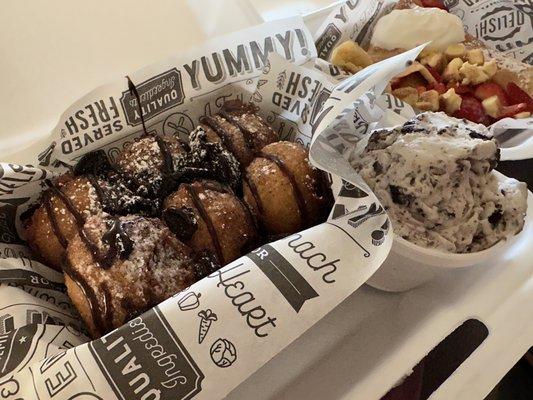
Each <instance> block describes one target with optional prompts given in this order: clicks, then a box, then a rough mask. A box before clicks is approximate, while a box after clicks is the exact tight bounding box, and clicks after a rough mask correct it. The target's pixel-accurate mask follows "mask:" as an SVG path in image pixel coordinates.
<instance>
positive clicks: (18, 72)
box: [0, 0, 533, 400]
mask: <svg viewBox="0 0 533 400" xmlns="http://www.w3.org/2000/svg"><path fill="white" fill-rule="evenodd" d="M212 1H213V4H220V2H221V1H222V0H212ZM215 1H216V2H218V3H215ZM228 1H229V0H228ZM72 3H75V6H69V4H72ZM200 3H201V5H200ZM231 3H232V6H233V7H232V20H231V21H232V23H230V24H228V19H227V18H225V17H224V15H222V16H223V17H224V18H222V23H217V20H216V19H213V16H212V14H209V15H207V14H206V12H207V11H205V10H209V9H210V8H209V7H207V6H206V1H205V0H203V1H201V2H199V1H195V0H191V1H190V2H186V1H184V0H182V1H180V0H164V1H160V2H158V3H157V7H155V6H154V5H153V4H151V3H148V2H143V1H134V2H132V1H130V0H115V1H114V2H111V3H110V2H105V3H104V1H103V0H98V1H95V2H92V3H90V5H89V3H85V2H81V1H80V0H76V1H74V2H72V1H67V0H55V2H54V3H49V2H46V3H45V2H40V1H36V2H33V3H32V13H31V14H28V13H27V7H25V6H24V5H22V4H18V3H16V2H8V3H6V4H5V5H4V7H3V13H2V14H1V15H0V49H1V50H2V54H7V55H8V56H9V59H8V60H6V59H5V58H3V60H2V63H0V80H1V84H2V87H4V88H8V89H9V90H7V92H4V93H9V94H10V96H2V98H1V99H0V110H1V111H0V113H1V114H0V117H1V118H2V120H3V123H2V125H0V158H1V159H2V161H6V160H9V161H17V162H21V163H22V162H24V163H25V162H29V161H31V160H30V159H28V155H29V154H34V152H32V151H28V149H27V146H31V147H33V148H36V146H38V145H39V144H38V141H39V139H42V138H43V136H44V135H45V134H46V133H47V132H48V131H49V130H50V129H51V128H52V126H53V125H54V124H55V122H56V119H57V118H58V116H59V115H60V113H61V112H62V111H63V110H64V109H65V107H66V106H67V105H68V104H70V103H71V102H72V101H74V100H75V99H76V98H78V97H80V96H81V95H83V94H84V93H85V92H87V91H88V90H89V89H91V88H93V87H94V86H96V85H99V84H101V83H104V82H105V81H106V80H108V79H109V78H112V77H114V76H118V75H124V74H125V73H127V72H129V71H132V70H135V69H136V68H138V67H139V66H141V65H144V64H148V63H149V62H151V61H154V60H156V59H159V58H163V57H164V56H167V55H169V54H172V53H175V52H178V51H180V49H182V48H184V47H188V46H189V45H193V44H194V43H198V42H200V41H201V40H203V39H204V38H205V37H208V36H210V35H213V34H216V33H222V32H223V31H228V30H232V29H237V28H239V27H244V26H246V25H247V24H249V25H252V24H255V23H257V22H258V19H257V14H255V13H254V11H253V7H250V4H247V3H246V1H245V0H231ZM290 3H297V6H294V5H292V6H291V5H290ZM326 3H327V0H317V1H312V2H306V1H299V2H285V3H281V2H273V1H268V2H267V1H265V0H255V1H252V4H258V5H259V7H258V10H259V14H261V15H263V16H268V17H269V18H272V17H273V16H275V15H276V14H275V13H274V12H273V11H272V10H273V9H274V8H276V7H278V10H279V9H282V10H295V9H296V8H298V9H300V10H309V9H310V7H316V8H320V7H322V6H324V5H326ZM82 5H83V7H84V8H83V9H82V11H83V12H81V11H80V10H81V9H80V7H82ZM269 7H270V8H269ZM291 7H292V8H291ZM202 9H203V10H204V11H205V12H204V14H203V16H202V17H203V18H202V21H201V22H202V24H198V23H197V22H196V21H195V20H194V18H193V16H194V15H195V14H196V15H201V13H200V12H199V11H201V10H202ZM211 9H212V8H211ZM269 10H270V11H269ZM213 12H214V11H213ZM280 12H281V11H280ZM283 12H288V11H283ZM327 12H328V11H327V9H326V10H325V11H324V10H323V9H322V10H321V11H320V12H318V13H313V14H311V15H308V16H306V21H308V23H309V25H310V29H316V28H317V27H318V24H319V23H320V18H321V17H322V15H324V14H325V13H327ZM118 14H120V15H118ZM218 15H221V14H220V13H218ZM95 18H97V19H96V20H95ZM9 21H14V22H9ZM95 21H98V23H96V22H95ZM110 21H114V22H115V25H113V26H109V22H110ZM117 21H119V22H120V21H122V22H120V23H119V22H117ZM131 21H135V22H134V23H133V22H131ZM22 22H24V23H22ZM132 25H134V26H132ZM141 25H142V26H141ZM142 32H144V33H146V32H149V34H146V35H145V36H144V37H143V38H142V40H139V38H138V36H139V35H140V34H141V33H142ZM65 35H68V38H65ZM110 37H112V38H114V39H115V41H116V43H117V45H116V46H115V47H113V48H111V47H110V46H102V45H101V43H102V40H104V39H106V40H107V39H108V38H110ZM76 43H77V44H79V45H80V46H83V48H84V51H81V50H80V49H79V47H76V46H73V45H74V44H76ZM65 54H68V55H69V56H70V55H74V56H73V57H69V60H66V59H65ZM79 76H83V77H84V79H81V80H80V79H78V77H79ZM14 77H16V82H15V79H14ZM16 83H18V85H16ZM15 89H16V90H15ZM6 158H7V159H6ZM529 209H530V210H533V200H532V196H531V194H530V198H529ZM521 237H522V238H521V240H520V241H518V242H517V243H516V244H515V245H514V246H513V247H512V249H511V251H509V253H507V254H505V255H504V256H503V257H502V258H501V259H500V260H494V261H493V262H492V263H491V264H488V265H480V266H477V267H474V268H471V269H463V270H453V271H450V273H448V274H446V275H444V276H442V277H441V278H439V279H438V280H436V281H434V282H432V283H430V284H428V285H425V286H423V287H420V288H418V289H415V290H413V291H410V292H406V293H401V294H391V293H385V292H380V291H377V290H374V289H372V288H370V287H368V286H363V287H361V288H360V289H359V290H358V291H357V292H356V293H355V294H354V295H352V296H351V297H349V298H348V299H347V300H346V301H345V302H344V303H342V304H341V305H340V306H339V307H338V308H336V309H335V310H334V311H333V312H332V313H330V314H329V315H328V316H327V317H325V318H324V319H323V320H321V321H320V322H319V323H318V324H317V325H315V326H314V327H313V328H311V329H310V330H309V331H308V332H307V333H306V334H304V335H303V336H302V337H301V338H300V339H298V340H297V341H296V342H295V343H293V344H292V345H291V346H289V348H288V349H286V350H285V351H284V352H282V353H281V354H279V355H278V356H276V357H275V358H274V359H273V360H271V361H270V362H269V363H268V364H267V365H265V366H264V367H263V368H262V369H261V370H259V371H258V372H257V373H255V374H254V375H253V376H252V377H251V378H249V379H248V380H247V381H245V382H244V383H243V384H242V385H240V386H239V387H238V388H237V389H236V390H234V391H233V392H232V393H231V394H230V395H229V397H228V398H229V399H232V400H237V399H243V400H244V399H247V400H248V399H362V400H373V399H379V398H380V397H381V396H382V395H383V394H384V393H386V392H387V391H388V390H389V388H391V387H392V386H394V385H395V383H397V382H398V381H400V380H401V379H402V377H404V376H405V375H406V374H408V373H409V372H410V371H411V369H412V368H413V366H414V365H416V364H417V363H418V361H419V360H420V359H422V358H423V357H424V356H425V355H426V354H427V353H428V352H429V351H430V350H431V349H432V348H433V347H435V346H436V345H437V344H438V343H439V342H440V341H441V340H442V339H443V338H444V337H445V336H446V335H447V334H449V333H450V332H451V331H453V330H454V329H455V328H456V327H457V326H459V325H460V324H461V323H462V322H463V321H465V320H467V319H469V318H477V319H479V320H480V321H482V322H483V323H484V324H485V325H486V326H487V327H488V329H489V331H490V333H489V336H488V337H487V339H486V340H485V341H484V342H483V343H482V345H481V346H480V347H479V348H477V350H476V351H475V352H474V353H473V354H472V355H471V356H470V357H469V358H468V359H467V360H466V361H465V362H463V363H462V364H461V366H460V367H459V369H458V370H457V371H456V372H455V373H453V374H452V375H451V377H450V378H449V379H447V380H446V381H445V383H444V384H442V385H441V386H440V387H439V389H438V390H437V391H436V392H434V394H433V395H432V397H431V399H433V400H434V399H446V400H449V399H454V400H461V399H464V400H476V399H480V400H481V399H483V398H484V397H485V396H486V395H487V394H488V393H489V392H490V390H491V389H492V388H493V387H494V386H495V385H496V384H497V382H498V381H499V380H500V379H501V378H502V377H503V376H504V375H505V373H506V372H507V371H508V370H509V369H510V368H511V367H512V366H513V365H514V364H515V363H516V361H517V360H518V359H519V358H520V357H521V356H522V355H523V354H524V353H525V352H526V351H527V349H528V348H529V347H530V346H531V345H533V318H531V304H533V262H532V261H531V260H532V259H533V220H532V217H531V216H529V217H528V221H527V224H526V226H525V228H524V231H523V232H522V234H521ZM257 351H258V352H259V351H261V349H260V348H258V349H257Z"/></svg>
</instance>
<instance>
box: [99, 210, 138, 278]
mask: <svg viewBox="0 0 533 400" xmlns="http://www.w3.org/2000/svg"><path fill="white" fill-rule="evenodd" d="M102 242H104V243H105V244H107V245H108V246H109V251H108V252H107V254H106V255H105V256H104V259H103V260H102V261H103V262H102V266H103V267H104V268H107V267H109V266H111V263H112V260H113V259H115V258H116V257H117V256H118V257H119V258H121V259H125V258H127V257H128V256H129V255H130V254H131V252H132V251H133V242H132V241H131V239H130V238H129V236H128V235H126V232H124V229H123V227H122V222H121V221H120V219H119V218H118V217H114V218H113V219H112V220H111V226H110V227H109V230H108V231H107V232H106V233H104V235H103V236H102Z"/></svg>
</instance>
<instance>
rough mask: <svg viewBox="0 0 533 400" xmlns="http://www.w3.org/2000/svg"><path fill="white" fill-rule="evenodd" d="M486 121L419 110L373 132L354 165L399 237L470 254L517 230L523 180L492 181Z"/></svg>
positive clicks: (492, 146) (495, 153)
mask: <svg viewBox="0 0 533 400" xmlns="http://www.w3.org/2000/svg"><path fill="white" fill-rule="evenodd" d="M498 160H499V149H498V146H497V143H496V141H495V140H494V139H493V138H492V137H491V136H490V134H489V132H488V130H487V129H486V127H484V126H483V125H480V124H474V123H470V122H467V121H465V120H459V119H456V118H451V117H448V116H446V115H445V114H444V113H424V114H420V115H418V116H417V117H415V118H413V119H411V120H410V121H408V122H406V123H405V124H404V125H401V126H398V127H395V128H391V129H382V130H378V131H374V133H373V134H372V136H371V137H370V139H369V142H368V144H367V146H366V148H365V150H364V151H363V152H362V154H358V155H357V156H356V157H355V158H354V160H353V164H354V167H355V168H356V170H357V171H358V172H359V174H360V175H361V176H362V178H363V179H364V180H365V181H366V183H367V184H368V185H369V186H370V188H371V189H372V191H373V192H374V193H375V194H376V196H377V197H378V198H379V200H380V201H381V203H382V205H383V206H384V207H385V209H386V210H387V214H388V215H389V217H390V218H391V220H392V226H393V229H394V232H395V233H396V235H397V236H399V237H402V238H404V239H406V240H408V241H409V242H411V243H414V244H417V245H419V246H422V247H426V248H434V249H439V250H442V251H445V252H451V253H472V252H477V251H481V250H484V249H487V248H489V247H492V246H493V245H495V244H496V243H498V242H499V241H502V240H505V239H506V238H507V237H510V236H512V235H514V234H516V233H518V232H520V231H521V229H522V227H523V225H524V216H525V212H526V207H527V205H526V204H527V188H526V184H525V183H522V182H518V181H517V180H515V179H512V178H507V179H505V180H500V181H499V180H497V179H496V176H495V175H494V173H493V169H494V167H495V166H496V164H497V162H498Z"/></svg>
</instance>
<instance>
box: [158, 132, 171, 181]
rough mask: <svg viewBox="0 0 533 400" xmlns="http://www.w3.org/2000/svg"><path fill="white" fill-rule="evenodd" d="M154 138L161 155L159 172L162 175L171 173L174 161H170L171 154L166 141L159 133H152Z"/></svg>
mask: <svg viewBox="0 0 533 400" xmlns="http://www.w3.org/2000/svg"><path fill="white" fill-rule="evenodd" d="M154 139H155V141H156V143H157V146H158V147H159V151H160V152H161V157H162V158H163V165H162V168H161V172H162V173H163V175H169V174H172V171H173V170H174V165H173V164H174V163H173V161H172V154H171V152H170V149H169V148H168V144H167V142H166V141H165V140H164V139H163V138H162V137H161V136H159V135H154Z"/></svg>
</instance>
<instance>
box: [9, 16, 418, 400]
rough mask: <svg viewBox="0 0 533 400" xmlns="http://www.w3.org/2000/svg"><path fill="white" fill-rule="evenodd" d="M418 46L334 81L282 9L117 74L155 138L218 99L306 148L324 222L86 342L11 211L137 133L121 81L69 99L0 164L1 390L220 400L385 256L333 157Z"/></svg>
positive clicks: (348, 174)
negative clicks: (328, 183)
mask: <svg viewBox="0 0 533 400" xmlns="http://www.w3.org/2000/svg"><path fill="white" fill-rule="evenodd" d="M419 50H420V49H416V50H414V51H410V52H407V53H404V54H402V55H399V56H397V57H395V58H393V59H390V60H386V61H384V62H383V63H381V64H379V65H374V66H371V67H369V68H368V69H366V70H364V71H361V72H360V73H359V74H357V75H354V76H352V77H349V78H347V79H345V80H343V81H341V83H339V82H338V80H337V79H334V78H332V77H331V76H330V75H329V74H324V73H322V72H321V71H319V70H318V69H315V68H314V67H312V64H313V63H314V62H313V60H314V58H315V57H316V49H315V47H314V44H313V38H312V36H311V34H310V33H309V31H308V30H307V29H306V27H305V25H304V24H303V20H302V19H301V18H291V19H287V20H281V21H276V22H272V23H268V24H264V25H260V26H257V27H253V28H250V29H248V30H246V31H242V32H236V33H233V34H230V35H228V36H225V37H221V38H217V39H215V40H213V41H210V42H207V43H205V45H204V46H201V47H199V48H196V49H195V50H193V51H191V52H188V53H184V54H182V55H180V56H176V57H172V58H169V59H168V60H165V61H164V62H161V63H157V64H155V65H151V66H149V67H146V68H144V69H142V70H140V71H137V72H135V73H133V74H131V75H130V78H131V80H132V81H133V82H134V83H135V85H136V88H137V91H138V93H139V96H140V99H141V106H142V108H143V113H144V118H145V120H146V129H147V131H149V132H154V133H157V134H160V135H168V134H178V135H180V136H182V137H184V138H186V137H187V135H188V133H189V132H190V131H191V130H192V129H193V128H194V127H195V126H196V124H197V123H198V120H199V118H200V117H201V116H202V115H206V114H214V113H216V112H217V110H218V109H219V107H220V106H221V105H222V103H223V102H224V101H225V100H227V99H233V98H241V99H243V100H244V101H253V102H255V103H256V104H257V105H258V106H259V107H260V112H261V114H262V115H263V117H264V118H265V119H266V120H267V121H268V122H269V123H271V124H272V126H273V127H274V128H275V129H276V130H277V132H278V133H279V134H280V137H281V138H282V139H284V140H291V141H296V142H299V143H302V144H304V145H305V146H310V159H311V161H312V162H313V163H314V164H315V165H316V166H318V167H319V168H322V169H324V170H326V171H328V172H329V173H330V174H331V176H332V190H333V192H334V194H335V196H336V202H335V206H334V208H333V210H332V213H331V215H330V217H329V219H328V221H327V222H325V223H322V224H320V225H317V226H315V227H312V228H310V229H307V230H305V231H302V232H299V233H296V234H294V235H291V236H289V237H287V238H284V239H281V240H278V241H276V242H272V243H268V244H265V245H263V246H261V247H259V248H258V249H256V250H254V251H252V252H250V253H249V254H247V255H246V256H243V257H241V258H239V259H238V260H236V261H234V262H232V263H230V264H228V265H226V266H224V267H223V268H221V269H220V270H218V271H216V272H214V273H212V274H211V275H209V276H207V277H205V278H204V279H202V280H201V281H199V282H197V283H195V284H194V285H192V286H190V287H189V288H187V289H185V290H184V291H182V292H180V293H177V294H176V295H175V296H173V297H172V298H170V299H168V300H166V301H164V302H163V303H161V304H159V305H158V306H157V307H154V308H152V309H151V310H149V311H147V312H146V313H144V314H142V315H141V316H139V317H137V318H135V319H133V320H131V321H129V322H127V323H126V324H125V325H123V326H122V327H120V328H118V329H116V330H115V331H113V332H111V333H109V334H107V335H106V336H104V337H102V338H100V339H98V340H93V341H90V340H89V338H88V337H87V336H85V335H84V333H83V332H84V328H83V326H82V323H81V322H80V318H79V316H78V315H77V313H76V311H75V310H74V309H73V306H72V305H71V304H70V302H69V299H68V296H67V294H66V293H65V286H64V285H63V283H62V276H61V274H60V273H58V272H56V271H53V270H52V269H50V268H48V267H46V266H44V265H42V264H40V263H39V262H37V261H35V260H34V259H32V258H31V254H30V253H29V251H28V249H27V247H26V245H25V242H24V240H23V236H22V230H21V226H20V215H21V213H22V212H24V211H25V210H26V209H28V207H29V206H30V205H31V204H32V203H33V202H34V201H36V200H37V199H38V196H39V194H40V193H41V192H42V190H43V187H45V186H46V185H44V181H45V179H48V178H52V177H54V176H57V175H59V174H61V173H63V172H64V171H66V170H67V166H69V165H73V164H75V162H76V161H77V160H78V159H79V158H80V157H81V156H82V155H84V154H87V153H88V152H90V151H93V150H97V149H103V150H105V152H106V153H107V155H108V156H109V158H110V159H111V160H114V159H115V157H116V155H117V153H118V152H120V150H121V149H123V148H124V147H125V146H126V145H127V144H128V143H130V142H131V141H132V140H133V138H135V137H137V136H140V135H142V134H143V132H144V131H143V128H142V124H141V119H140V115H139V114H138V104H137V103H136V99H135V97H134V96H132V94H131V93H130V91H129V90H128V84H127V81H126V79H123V80H120V81H117V82H112V83H111V84H108V85H105V86H102V87H100V88H98V89H95V90H94V91H92V92H91V93H89V94H87V95H86V96H84V97H83V98H81V99H80V100H78V101H77V102H76V103H74V104H73V105H72V106H70V107H69V108H68V109H67V110H66V111H65V113H64V114H63V115H62V116H61V118H60V121H59V123H58V125H57V127H56V128H55V129H54V130H53V132H52V134H51V138H50V145H49V146H48V147H47V148H46V149H43V151H42V152H41V153H40V154H38V155H37V154H36V155H35V159H36V163H35V166H30V165H13V164H6V163H2V164H0V237H1V242H2V243H1V245H0V250H1V254H2V257H3V258H2V259H0V277H1V278H0V310H1V312H0V322H1V325H0V329H1V331H0V346H1V347H0V348H1V351H0V396H1V397H2V398H8V399H18V398H39V399H75V398H76V399H78V398H79V399H172V400H176V399H190V398H193V397H194V398H203V399H215V398H221V397H224V396H225V395H227V394H228V393H229V392H230V391H231V390H232V389H233V388H235V387H236V386H237V385H238V384H239V383H240V382H242V381H243V380H245V379H246V378H247V377H248V376H250V375H251V374H252V373H253V372H254V371H256V370H258V369H259V368H260V367H261V366H262V365H263V364H265V363H266V362H267V361H268V360H270V359H271V358H272V357H273V356H275V355H276V354H277V353H278V352H280V351H281V350H282V349H283V348H285V347H286V346H287V345H288V344H290V343H291V342H292V341H293V340H295V339H296V338H298V337H299V336H300V335H301V334H302V333H303V332H304V331H305V330H307V329H308V328H309V327H311V326H312V325H313V324H314V323H316V322H317V321H318V320H320V319H321V318H322V317H323V316H324V315H325V314H327V313H328V312H329V311H331V310H332V309H333V308H334V307H335V306H336V305H338V304H339V303H340V302H341V301H343V300H344V299H345V298H346V297H347V296H349V295H350V294H351V293H353V292H354V291H355V290H356V289H357V288H358V287H359V286H360V285H362V284H363V283H364V282H365V281H366V280H367V279H368V278H369V277H370V276H371V275H372V274H373V273H374V272H375V271H376V270H377V268H378V267H379V266H380V265H381V263H382V262H383V261H384V260H385V258H386V256H387V254H388V252H389V250H390V247H391V244H392V232H391V230H390V229H389V226H390V225H389V222H388V219H387V216H386V214H385V213H384V210H383V208H382V207H381V205H380V204H379V202H378V200H377V199H376V198H375V196H374V195H373V194H372V193H371V192H370V191H369V190H368V189H367V187H366V185H364V183H362V181H361V180H360V179H359V178H358V177H357V175H356V174H355V173H354V171H353V170H352V168H351V167H350V165H349V164H348V162H347V160H346V155H347V153H348V150H349V149H350V147H353V146H354V145H356V144H357V143H359V142H361V141H362V140H363V138H364V137H366V136H368V133H369V131H370V128H371V126H372V121H377V120H378V119H379V118H380V115H381V113H382V110H381V109H380V108H379V107H377V106H376V105H375V104H374V103H375V99H376V96H379V94H380V93H381V92H382V91H383V90H384V85H385V82H386V81H387V80H388V79H390V77H392V76H393V75H395V74H397V73H398V72H399V71H401V70H402V69H403V68H405V66H406V64H407V63H408V62H411V61H412V60H413V59H414V58H415V57H416V55H417V54H418V51H419ZM309 62H311V64H309ZM304 63H308V64H307V66H304V65H303V64H304ZM310 65H311V66H310ZM346 118H348V119H349V120H346Z"/></svg>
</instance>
